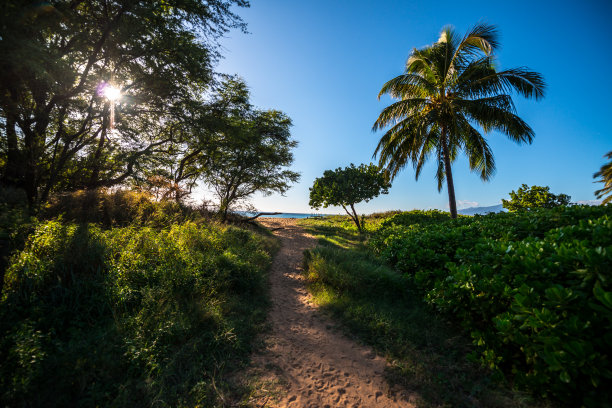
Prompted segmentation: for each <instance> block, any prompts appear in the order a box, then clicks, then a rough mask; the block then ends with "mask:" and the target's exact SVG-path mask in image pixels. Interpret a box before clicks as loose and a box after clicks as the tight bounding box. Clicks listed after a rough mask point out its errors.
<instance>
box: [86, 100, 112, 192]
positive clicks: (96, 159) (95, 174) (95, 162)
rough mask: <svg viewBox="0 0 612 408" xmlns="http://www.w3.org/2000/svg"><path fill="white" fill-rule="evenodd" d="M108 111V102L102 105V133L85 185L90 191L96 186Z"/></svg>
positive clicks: (106, 128) (107, 124)
mask: <svg viewBox="0 0 612 408" xmlns="http://www.w3.org/2000/svg"><path fill="white" fill-rule="evenodd" d="M109 109H110V102H107V103H105V104H104V110H103V113H102V114H103V117H102V132H101V134H100V140H99V141H98V148H97V149H96V152H95V153H94V157H93V163H92V166H93V169H92V170H91V175H90V177H89V183H88V184H87V186H88V187H89V188H90V189H91V188H95V187H92V186H94V185H95V184H96V182H97V181H98V180H99V177H100V158H101V157H102V150H103V149H104V142H105V141H106V132H107V130H108V126H109V123H108V122H109V120H108V115H109V113H108V110H109Z"/></svg>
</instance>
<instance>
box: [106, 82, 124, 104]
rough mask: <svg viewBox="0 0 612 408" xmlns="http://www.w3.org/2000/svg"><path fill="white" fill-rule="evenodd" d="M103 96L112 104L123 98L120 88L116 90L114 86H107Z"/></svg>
mask: <svg viewBox="0 0 612 408" xmlns="http://www.w3.org/2000/svg"><path fill="white" fill-rule="evenodd" d="M103 94H104V96H105V97H106V98H107V99H108V100H109V101H111V102H114V101H116V100H118V99H119V98H121V90H120V89H119V88H115V87H114V86H112V85H107V86H105V87H104V90H103Z"/></svg>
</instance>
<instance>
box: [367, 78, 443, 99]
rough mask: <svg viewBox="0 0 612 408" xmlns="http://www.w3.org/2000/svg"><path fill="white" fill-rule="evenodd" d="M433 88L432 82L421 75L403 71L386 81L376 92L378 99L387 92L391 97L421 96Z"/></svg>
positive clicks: (424, 95)
mask: <svg viewBox="0 0 612 408" xmlns="http://www.w3.org/2000/svg"><path fill="white" fill-rule="evenodd" d="M433 89H435V86H434V84H432V83H431V82H429V81H427V79H425V78H424V77H422V76H421V75H417V74H413V73H405V74H402V75H398V76H396V77H395V78H393V79H391V80H390V81H387V82H386V83H385V84H384V85H383V87H382V88H381V90H380V92H379V93H378V99H380V97H381V96H382V95H384V94H389V96H391V97H392V98H404V97H406V96H411V97H421V98H422V97H426V96H427V95H428V94H429V93H431V92H432V90H433Z"/></svg>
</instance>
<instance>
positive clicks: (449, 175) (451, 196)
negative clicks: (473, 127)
mask: <svg viewBox="0 0 612 408" xmlns="http://www.w3.org/2000/svg"><path fill="white" fill-rule="evenodd" d="M442 154H443V155H444V172H445V173H446V186H447V190H448V206H449V207H450V213H451V218H457V202H456V201H455V183H454V182H453V172H452V170H451V161H450V152H449V149H448V139H447V137H446V129H445V128H442Z"/></svg>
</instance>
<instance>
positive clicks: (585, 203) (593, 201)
mask: <svg viewBox="0 0 612 408" xmlns="http://www.w3.org/2000/svg"><path fill="white" fill-rule="evenodd" d="M576 204H583V205H600V204H601V200H579V201H576Z"/></svg>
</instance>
